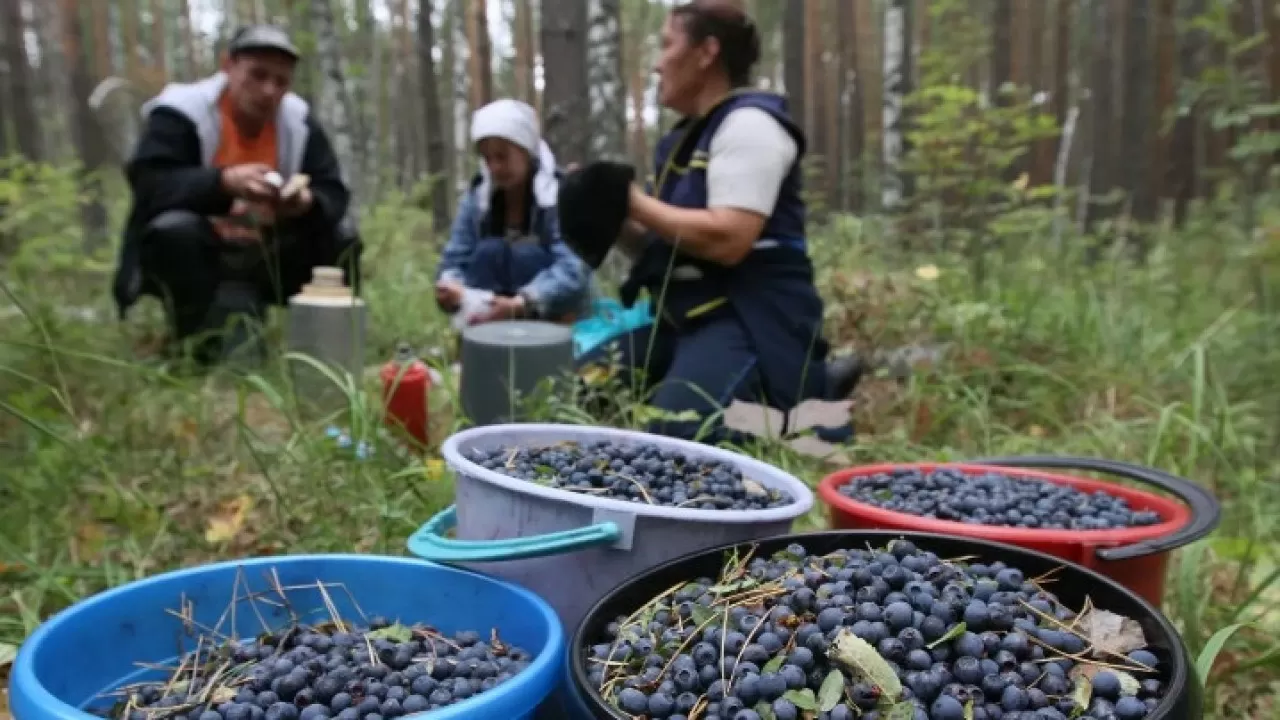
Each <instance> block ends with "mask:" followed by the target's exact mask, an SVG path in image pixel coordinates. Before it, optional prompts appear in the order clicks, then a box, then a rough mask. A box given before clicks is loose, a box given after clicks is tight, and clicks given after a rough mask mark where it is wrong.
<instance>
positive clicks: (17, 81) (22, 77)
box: [0, 0, 44, 161]
mask: <svg viewBox="0 0 1280 720" xmlns="http://www.w3.org/2000/svg"><path fill="white" fill-rule="evenodd" d="M26 28H27V24H26V22H25V21H24V20H23V18H22V0H0V35H2V36H3V37H2V38H0V39H2V40H3V42H4V54H3V58H4V61H5V63H6V64H7V65H8V66H9V67H8V69H9V72H8V80H9V83H8V85H9V93H8V97H6V98H4V99H3V100H2V101H0V102H2V103H3V104H5V105H8V108H9V109H8V113H7V114H8V115H9V118H10V120H11V121H12V122H13V136H14V139H15V140H16V141H17V143H16V144H17V148H16V149H17V151H18V152H20V153H22V155H23V156H25V157H26V158H27V159H28V160H32V161H39V160H42V159H43V158H44V154H43V152H42V150H41V147H42V143H41V138H40V125H39V123H38V121H37V120H36V102H35V100H36V94H35V86H34V85H33V84H32V76H33V74H34V73H33V72H32V69H31V61H30V59H29V58H28V57H27V49H26V47H25V46H26V37H25V34H26ZM3 132H4V125H3V124H0V133H3Z"/></svg>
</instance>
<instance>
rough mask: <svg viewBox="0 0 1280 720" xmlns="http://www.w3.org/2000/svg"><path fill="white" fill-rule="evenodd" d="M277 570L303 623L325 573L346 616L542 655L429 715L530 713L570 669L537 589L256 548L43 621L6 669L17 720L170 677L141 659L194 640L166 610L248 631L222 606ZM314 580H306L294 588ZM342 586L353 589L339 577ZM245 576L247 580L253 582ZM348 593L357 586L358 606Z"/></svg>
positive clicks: (240, 610)
mask: <svg viewBox="0 0 1280 720" xmlns="http://www.w3.org/2000/svg"><path fill="white" fill-rule="evenodd" d="M272 568H274V569H275V571H276V573H277V575H278V577H279V580H280V584H281V585H283V586H284V587H286V588H290V589H289V590H288V596H289V601H290V604H291V605H292V606H293V607H294V609H295V610H296V611H297V612H298V613H299V615H300V620H301V621H302V622H321V621H323V620H325V619H327V618H328V617H329V615H328V613H327V612H326V611H325V610H324V607H325V605H324V601H323V598H322V593H321V591H320V589H319V588H317V587H316V583H317V581H323V582H324V583H326V586H327V592H328V595H329V597H330V598H331V599H332V601H333V603H334V604H335V605H336V606H337V610H338V614H339V615H340V616H341V617H342V618H343V619H344V620H353V619H355V620H358V619H359V617H360V610H362V611H363V612H364V613H365V614H366V615H367V616H370V617H371V616H373V615H382V616H384V617H387V618H390V619H393V620H399V621H401V622H403V623H405V624H413V623H425V624H427V625H431V626H433V627H435V628H437V629H438V630H440V631H441V632H444V633H453V632H457V631H459V630H475V631H477V632H479V633H480V634H481V635H482V636H485V637H486V638H487V636H488V633H489V631H490V629H492V628H497V630H498V634H499V636H500V637H501V638H502V640H503V642H505V643H507V644H511V645H517V646H519V647H521V648H523V649H525V650H528V651H529V652H531V653H533V654H534V655H535V656H536V657H535V659H534V661H533V662H532V663H531V664H530V665H529V667H528V668H527V669H526V670H525V671H524V672H522V673H520V674H519V675H517V676H515V677H514V678H512V679H511V680H509V681H507V682H506V683H504V684H502V685H499V686H498V687H496V688H494V689H492V690H490V691H488V692H484V693H481V694H478V695H476V696H474V697H472V698H469V699H467V700H465V701H463V702H461V703H458V704H456V705H451V706H449V707H445V708H441V709H438V710H433V711H431V712H429V713H427V714H426V716H428V717H431V718H432V720H446V719H449V720H454V719H461V718H468V719H471V718H477V719H478V718H501V719H502V720H507V719H511V720H520V719H523V718H531V717H533V709H534V708H536V707H537V706H538V704H539V703H541V702H542V701H543V699H544V698H546V696H547V695H548V694H549V693H550V692H551V691H552V689H553V688H555V687H556V686H557V685H558V684H559V683H560V682H561V680H562V679H563V674H564V667H565V645H564V629H563V627H562V625H561V624H560V620H559V619H558V618H557V617H556V614H555V612H554V611H553V610H552V609H551V607H550V606H549V605H548V604H547V603H545V602H544V601H542V600H541V599H540V598H538V597H537V596H535V595H534V594H533V593H531V592H529V591H527V590H525V589H523V588H520V587H517V586H515V585H512V584H508V583H504V582H501V581H499V580H495V579H493V578H490V577H486V576H484V575H480V574H478V573H473V572H470V571H467V570H461V569H456V568H450V567H445V566H442V565H436V564H434V563H430V562H425V561H422V560H415V559H410V558H395V557H378V556H367V555H297V556H285V557H267V558H253V559H248V560H238V561H232V562H225V563H218V564H215V565H205V566H201V567H196V568H190V569H186V570H179V571H176V572H171V573H166V574H164V575H158V576H156V577H152V578H148V579H146V580H141V581H138V582H135V583H130V584H128V585H123V586H121V587H117V588H114V589H112V590H108V591H106V592H103V593H101V594H98V595H95V596H93V597H91V598H88V599H86V600H84V601H83V602H80V603H78V604H76V605H73V606H72V607H70V608H68V609H66V610H64V611H63V612H61V613H59V614H58V615H56V616H54V617H53V618H51V619H50V620H49V621H48V622H46V623H44V624H43V625H41V626H40V628H39V629H38V630H36V632H35V633H33V634H32V635H31V637H30V638H28V639H27V641H26V642H25V643H24V644H23V646H22V648H21V650H20V651H19V653H18V658H17V660H16V661H15V663H14V665H13V669H12V673H11V678H10V687H9V693H10V697H9V705H10V709H11V711H12V713H13V716H14V717H15V718H16V719H17V720H91V718H94V716H93V715H90V714H89V713H87V712H86V711H85V708H91V707H105V706H108V705H109V704H110V702H111V701H110V700H107V701H103V700H100V699H98V698H99V696H100V695H101V694H102V693H104V692H107V691H110V690H112V689H114V688H117V687H120V686H122V685H125V684H128V683H136V682H143V681H149V680H158V679H161V678H162V675H161V674H160V673H158V672H156V671H153V670H141V669H139V668H138V667H137V665H136V663H137V662H139V661H144V662H148V663H152V664H155V663H165V662H171V661H172V659H173V658H174V657H175V650H176V648H177V646H176V645H175V642H177V641H178V639H179V638H182V640H183V642H184V647H183V651H184V652H185V651H190V650H194V649H195V640H194V639H191V638H187V637H186V636H184V635H183V634H182V631H183V622H182V621H181V620H179V619H178V618H176V617H174V616H173V615H171V614H169V613H167V612H166V610H169V609H175V610H176V609H177V608H179V607H180V605H181V603H182V601H183V599H184V598H185V600H186V601H188V602H190V603H192V604H193V610H194V612H193V613H192V617H193V618H194V619H195V621H196V622H198V623H200V624H202V625H204V626H206V627H208V628H213V627H215V626H217V625H218V624H219V621H220V620H221V621H222V628H221V631H222V632H223V633H225V634H229V633H230V631H231V628H232V627H234V628H235V630H236V632H237V634H239V635H240V636H242V637H253V636H255V635H257V634H259V633H260V632H261V631H262V625H261V623H260V622H259V620H258V617H257V615H256V614H255V613H254V612H253V610H252V608H250V607H249V605H248V602H247V601H243V602H241V603H240V604H239V605H238V606H237V610H236V613H235V619H234V626H233V625H232V619H231V617H230V615H229V614H226V618H225V619H223V618H224V614H225V611H226V609H227V607H228V606H229V605H230V601H231V598H232V596H233V589H235V588H236V587H237V577H239V578H241V580H240V583H239V593H240V595H241V596H243V595H245V593H246V590H248V591H252V592H267V591H269V589H270V588H271V587H272V583H271V581H269V580H268V579H267V575H268V573H269V571H270V570H271V569H272ZM303 585H310V587H309V588H296V587H295V586H303ZM335 585H341V586H343V587H345V588H346V590H345V591H344V590H343V589H342V588H339V587H334V586H335ZM246 586H247V587H246ZM347 591H349V592H350V593H351V594H352V595H354V596H355V603H356V604H358V605H359V610H357V608H356V605H355V604H353V602H352V599H351V597H350V596H349V595H348V592H347ZM256 606H257V608H258V611H259V612H260V613H261V614H262V615H263V618H264V619H265V621H266V622H267V624H268V625H271V626H272V627H273V629H279V628H283V627H287V626H288V625H289V617H288V612H287V611H286V610H284V609H283V608H280V607H275V608H273V607H271V606H269V605H267V604H266V603H262V602H259V603H256Z"/></svg>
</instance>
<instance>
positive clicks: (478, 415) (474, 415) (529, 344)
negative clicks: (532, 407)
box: [459, 320, 574, 425]
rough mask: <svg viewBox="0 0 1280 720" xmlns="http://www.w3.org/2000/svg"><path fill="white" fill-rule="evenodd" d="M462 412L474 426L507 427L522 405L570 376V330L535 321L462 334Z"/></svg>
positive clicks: (494, 325)
mask: <svg viewBox="0 0 1280 720" xmlns="http://www.w3.org/2000/svg"><path fill="white" fill-rule="evenodd" d="M461 355H462V357H461V364H462V371H461V383H460V389H459V395H460V398H459V400H460V403H461V405H462V411H463V413H464V414H465V415H466V417H467V419H468V420H470V421H471V422H472V423H473V424H475V425H491V424H493V423H501V422H511V421H514V420H518V419H520V417H521V416H522V415H523V413H522V411H521V407H522V404H523V403H524V402H526V401H527V400H528V399H529V398H530V396H536V395H537V393H538V392H539V391H544V392H554V387H555V385H554V384H555V383H558V382H563V381H566V380H568V379H569V378H570V376H571V375H572V372H573V357H574V356H573V330H572V329H571V328H569V327H566V326H563V325H557V324H554V323H549V322H541V321H536V320H505V321H498V322H489V323H482V324H480V325H472V326H471V327H468V328H466V329H465V330H463V331H462V353H461Z"/></svg>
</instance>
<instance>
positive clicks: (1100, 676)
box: [1093, 670, 1120, 700]
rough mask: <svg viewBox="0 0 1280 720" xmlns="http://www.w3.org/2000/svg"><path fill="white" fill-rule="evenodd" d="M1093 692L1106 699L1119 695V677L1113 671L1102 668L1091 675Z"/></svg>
mask: <svg viewBox="0 0 1280 720" xmlns="http://www.w3.org/2000/svg"><path fill="white" fill-rule="evenodd" d="M1093 694H1094V695H1095V696H1097V697H1100V698H1105V699H1107V700H1115V699H1116V698H1118V697H1120V678H1119V677H1118V676H1117V675H1116V674H1115V673H1113V672H1110V671H1107V670H1103V671H1101V672H1099V673H1097V674H1096V675H1094V676H1093Z"/></svg>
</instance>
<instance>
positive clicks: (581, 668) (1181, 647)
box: [568, 530, 1204, 720]
mask: <svg viewBox="0 0 1280 720" xmlns="http://www.w3.org/2000/svg"><path fill="white" fill-rule="evenodd" d="M845 538H857V540H861V541H871V542H872V543H873V544H875V543H874V541H875V540H876V539H877V538H880V539H883V543H880V545H886V544H888V541H890V540H894V539H905V540H910V541H912V542H914V543H916V545H917V547H920V548H922V549H926V550H928V549H929V547H928V545H927V543H929V542H939V543H943V544H949V545H970V546H975V549H978V548H982V549H984V550H986V551H988V552H992V553H1008V554H1012V555H1015V556H1023V557H1029V558H1031V559H1032V560H1034V561H1036V562H1039V563H1041V564H1045V565H1051V566H1059V567H1062V568H1063V569H1065V570H1067V571H1069V572H1074V573H1078V574H1080V575H1083V576H1085V577H1086V578H1088V579H1089V580H1091V581H1092V582H1091V583H1090V587H1092V586H1093V585H1094V584H1095V583H1096V584H1097V585H1101V586H1103V587H1104V588H1106V589H1107V591H1108V592H1112V593H1114V594H1116V595H1119V596H1121V597H1123V598H1125V600H1126V601H1127V602H1131V603H1133V604H1134V605H1136V606H1137V608H1138V610H1140V611H1141V612H1142V613H1143V614H1145V616H1146V618H1145V619H1147V620H1149V621H1151V622H1152V623H1154V625H1155V626H1156V627H1157V628H1158V629H1159V631H1160V637H1159V638H1158V639H1159V640H1165V641H1167V642H1166V643H1164V644H1163V645H1162V644H1159V643H1157V642H1153V638H1151V637H1147V640H1148V643H1149V644H1148V647H1158V648H1161V649H1165V650H1167V652H1168V656H1169V659H1170V665H1171V667H1170V669H1169V675H1168V679H1167V680H1166V681H1165V682H1166V685H1165V696H1164V697H1163V698H1162V699H1161V702H1160V704H1159V705H1157V706H1156V707H1155V709H1154V710H1152V711H1151V714H1150V715H1148V716H1147V717H1148V718H1149V720H1200V719H1201V718H1203V716H1204V707H1203V705H1204V703H1203V694H1204V687H1203V684H1202V683H1201V681H1200V678H1199V676H1198V675H1197V673H1196V670H1195V667H1194V663H1193V662H1192V660H1191V656H1190V652H1189V651H1188V650H1187V647H1186V644H1185V643H1184V642H1183V641H1182V635H1181V634H1180V633H1179V632H1178V630H1177V628H1176V627H1174V625H1173V622H1172V621H1171V620H1169V618H1167V617H1165V615H1164V613H1162V612H1160V610H1159V609H1158V608H1156V607H1155V606H1154V605H1152V604H1151V603H1149V602H1147V601H1146V600H1145V599H1143V598H1142V597H1141V596H1139V595H1137V594H1136V593H1134V592H1133V591H1132V590H1130V589H1129V588H1126V587H1125V586H1123V585H1121V584H1120V583H1118V582H1116V581H1115V580H1112V579H1111V578H1109V577H1107V576H1105V575H1102V574H1101V573H1099V572H1097V571H1095V570H1091V569H1089V568H1087V567H1084V566H1083V565H1080V564H1079V563H1075V562H1071V561H1069V560H1065V559H1063V558H1060V557H1057V556H1055V555H1050V554H1048V553H1044V552H1040V551H1039V550H1032V549H1029V548H1024V547H1020V546H1017V545H1011V544H1009V543H1004V542H998V541H994V540H984V539H982V538H973V537H967V536H958V535H944V534H941V533H927V532H904V531H899V530H818V531H812V532H801V533H787V534H785V535H773V536H770V537H765V538H760V539H758V540H750V541H746V542H735V543H726V544H723V545H718V546H716V547H712V548H705V549H702V550H695V551H693V552H690V553H686V554H684V555H681V556H680V557H677V558H673V559H671V560H668V561H666V562H663V563H661V564H659V565H655V566H653V567H651V568H648V569H646V570H644V571H642V572H639V573H637V574H635V575H633V576H631V577H630V578H627V579H626V580H625V581H623V582H622V583H621V584H619V585H618V586H616V587H614V588H613V589H612V590H610V591H609V592H608V593H607V594H605V595H604V596H603V597H601V598H600V599H599V600H597V601H596V602H595V603H594V604H593V605H592V606H591V609H590V610H588V611H587V613H586V615H585V616H583V619H582V621H581V622H579V623H578V626H577V628H575V629H574V632H573V637H572V641H571V643H570V646H569V648H568V658H569V664H570V668H571V671H572V682H573V685H574V688H573V691H575V692H578V693H580V694H581V699H582V701H583V703H584V704H585V705H586V706H587V707H588V709H589V710H590V711H591V712H592V713H594V714H595V717H596V718H602V719H605V720H630V718H629V717H628V716H627V715H625V714H622V713H620V712H618V711H615V710H614V709H613V708H611V707H610V706H609V705H608V704H607V703H606V702H605V701H604V700H603V698H601V697H600V694H599V692H597V690H596V688H595V687H593V686H592V685H591V683H590V682H589V680H588V678H587V669H586V662H585V661H586V658H585V651H584V649H585V648H586V647H587V646H588V645H589V644H591V643H590V642H589V641H588V639H587V637H586V636H587V630H588V629H589V628H590V629H591V630H592V631H593V632H599V630H600V629H601V627H597V626H603V625H605V624H608V622H611V621H612V616H608V617H606V618H605V619H604V620H603V622H601V613H602V612H603V611H604V610H606V609H607V608H609V606H610V605H612V604H614V603H620V602H621V600H622V596H624V595H625V594H626V592H627V591H630V590H632V589H633V588H634V587H635V586H637V585H640V584H642V583H645V582H646V581H651V580H652V578H654V577H660V576H662V575H664V574H666V573H670V572H673V571H675V570H676V569H677V568H679V567H680V566H682V565H687V564H692V563H694V562H696V561H698V560H702V559H705V558H708V557H712V556H715V555H718V554H720V553H724V552H727V551H730V550H733V549H735V548H742V547H750V546H760V547H763V546H766V545H777V546H779V549H781V548H782V547H785V546H786V545H788V544H791V543H799V544H801V545H805V544H806V540H808V541H814V540H816V541H820V542H828V543H830V542H837V541H843V540H844V539H845ZM997 559H998V558H997ZM667 586H668V587H669V586H670V583H667ZM1054 594H1055V595H1058V593H1054ZM1091 594H1092V593H1091ZM1103 609H1112V611H1113V612H1114V611H1115V610H1114V608H1109V607H1106V606H1103ZM1132 619H1134V620H1138V622H1139V623H1140V624H1141V625H1142V626H1143V634H1144V635H1149V633H1148V623H1147V622H1143V619H1142V618H1132ZM602 708H603V709H604V712H605V713H606V714H604V715H601V714H600V710H601V709H602ZM1175 712H1178V713H1180V714H1174V713H1175Z"/></svg>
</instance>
